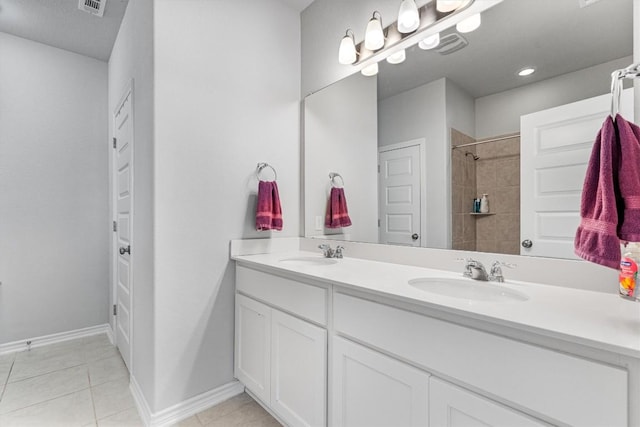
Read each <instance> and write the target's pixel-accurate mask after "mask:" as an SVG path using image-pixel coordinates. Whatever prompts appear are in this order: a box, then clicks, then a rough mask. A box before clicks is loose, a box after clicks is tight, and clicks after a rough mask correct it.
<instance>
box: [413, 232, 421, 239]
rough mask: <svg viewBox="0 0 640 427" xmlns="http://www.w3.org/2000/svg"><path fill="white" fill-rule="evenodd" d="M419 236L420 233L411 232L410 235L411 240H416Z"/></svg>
mask: <svg viewBox="0 0 640 427" xmlns="http://www.w3.org/2000/svg"><path fill="white" fill-rule="evenodd" d="M419 237H420V235H418V233H413V234H412V235H411V239H412V240H418V238H419Z"/></svg>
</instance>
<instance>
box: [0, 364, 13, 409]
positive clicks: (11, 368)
mask: <svg viewBox="0 0 640 427" xmlns="http://www.w3.org/2000/svg"><path fill="white" fill-rule="evenodd" d="M14 363H16V358H15V357H14V358H13V360H12V361H11V367H10V368H9V372H8V373H7V378H6V379H5V380H4V384H3V385H2V391H1V392H0V402H2V398H3V397H4V392H5V390H6V389H7V384H9V377H10V376H11V371H13V364H14Z"/></svg>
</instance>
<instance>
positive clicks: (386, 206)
mask: <svg viewBox="0 0 640 427" xmlns="http://www.w3.org/2000/svg"><path fill="white" fill-rule="evenodd" d="M632 27H633V22H632V2H630V1H618V0H599V1H595V2H585V1H580V0H562V1H557V0H504V1H503V2H502V3H499V4H498V5H496V6H494V7H493V8H491V9H489V10H487V11H485V12H484V13H483V14H482V25H481V26H480V28H479V29H477V30H476V31H474V32H471V33H466V34H459V33H457V32H456V30H455V28H452V29H449V30H446V31H444V32H442V33H441V34H440V38H441V41H440V44H439V45H438V46H437V47H436V48H434V49H431V50H422V49H420V48H419V47H418V46H417V45H416V46H413V47H412V48H410V49H408V50H407V52H406V60H405V61H404V62H403V63H401V64H397V65H392V64H388V63H386V62H385V61H383V62H381V63H380V71H379V73H378V75H377V76H375V77H365V76H362V75H361V74H360V73H357V74H353V75H351V76H349V77H347V78H345V79H343V80H341V81H339V82H336V83H334V84H332V85H330V86H328V87H326V88H324V89H322V90H320V91H318V92H316V93H313V94H311V95H309V96H307V97H306V98H305V103H304V109H305V111H304V127H305V128H304V129H305V130H304V149H303V153H304V230H305V237H315V236H318V237H320V236H322V237H326V236H330V237H331V238H336V239H345V240H351V241H361V242H369V243H384V244H398V245H411V246H422V247H435V248H445V249H446V248H449V249H463V250H473V251H483V252H496V253H507V254H521V255H533V256H548V257H557V258H574V255H573V250H572V248H573V235H574V233H575V229H576V227H577V225H578V222H579V213H578V208H579V200H580V192H581V189H582V180H583V178H584V171H585V168H586V163H587V161H588V157H589V153H590V147H591V144H592V143H593V140H594V139H595V136H596V133H597V130H598V129H599V127H600V125H601V124H602V122H603V120H604V119H605V117H606V115H607V114H608V111H609V102H610V95H609V90H610V89H609V85H610V74H611V72H612V71H613V70H615V69H619V68H624V67H626V66H628V65H630V64H631V62H632V50H633V46H632V45H633V40H632V39H633V36H632V32H633V29H632ZM336 51H337V45H336ZM336 55H337V54H336ZM529 67H531V68H533V69H534V70H535V72H534V73H533V74H529V75H527V76H520V75H519V74H518V73H519V71H522V70H523V69H525V68H529ZM632 90H633V89H627V90H626V91H625V92H626V93H625V94H624V96H623V109H622V112H623V115H629V118H631V119H632V118H633V115H632V110H631V108H632V106H631V104H632V93H631V91H632ZM332 173H333V174H335V173H337V174H340V176H341V177H342V179H340V180H337V181H336V180H335V179H334V180H332V179H330V177H329V175H330V174H332ZM333 186H338V187H344V194H345V197H346V200H347V206H348V210H349V215H350V216H351V220H352V225H351V226H350V227H345V228H328V227H326V226H325V214H326V209H327V201H328V198H329V193H330V191H331V188H332V187H333ZM483 194H488V200H489V212H487V213H484V214H482V213H481V214H477V213H476V212H473V211H474V206H473V199H474V198H478V197H481V196H482V195H483ZM524 241H528V242H525V244H523V242H524ZM529 243H531V244H529Z"/></svg>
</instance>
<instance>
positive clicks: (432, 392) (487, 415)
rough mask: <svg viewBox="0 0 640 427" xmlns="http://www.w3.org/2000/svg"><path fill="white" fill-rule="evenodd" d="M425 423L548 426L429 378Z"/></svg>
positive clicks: (438, 426)
mask: <svg viewBox="0 0 640 427" xmlns="http://www.w3.org/2000/svg"><path fill="white" fill-rule="evenodd" d="M429 423H430V424H429V425H430V426H431V427H489V426H491V427H493V426H496V427H497V426H504V427H520V426H527V427H529V426H538V427H539V426H547V425H548V424H545V423H543V422H541V421H538V420H536V419H534V418H530V417H528V416H526V415H524V414H522V413H520V412H517V411H515V410H513V409H511V408H507V407H506V406H502V405H500V404H498V403H496V402H493V401H491V400H489V399H485V398H484V397H480V396H478V395H477V394H475V393H472V392H470V391H468V390H465V389H462V388H459V387H456V386H454V385H452V384H449V383H447V382H445V381H442V380H440V379H437V378H433V377H432V378H431V380H430V388H429Z"/></svg>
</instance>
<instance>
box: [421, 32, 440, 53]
mask: <svg viewBox="0 0 640 427" xmlns="http://www.w3.org/2000/svg"><path fill="white" fill-rule="evenodd" d="M439 44H440V33H435V34H433V35H431V36H429V37H427V38H424V39H422V40H420V42H419V43H418V47H419V48H420V49H422V50H429V49H433V48H435V47H437V46H438V45H439Z"/></svg>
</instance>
